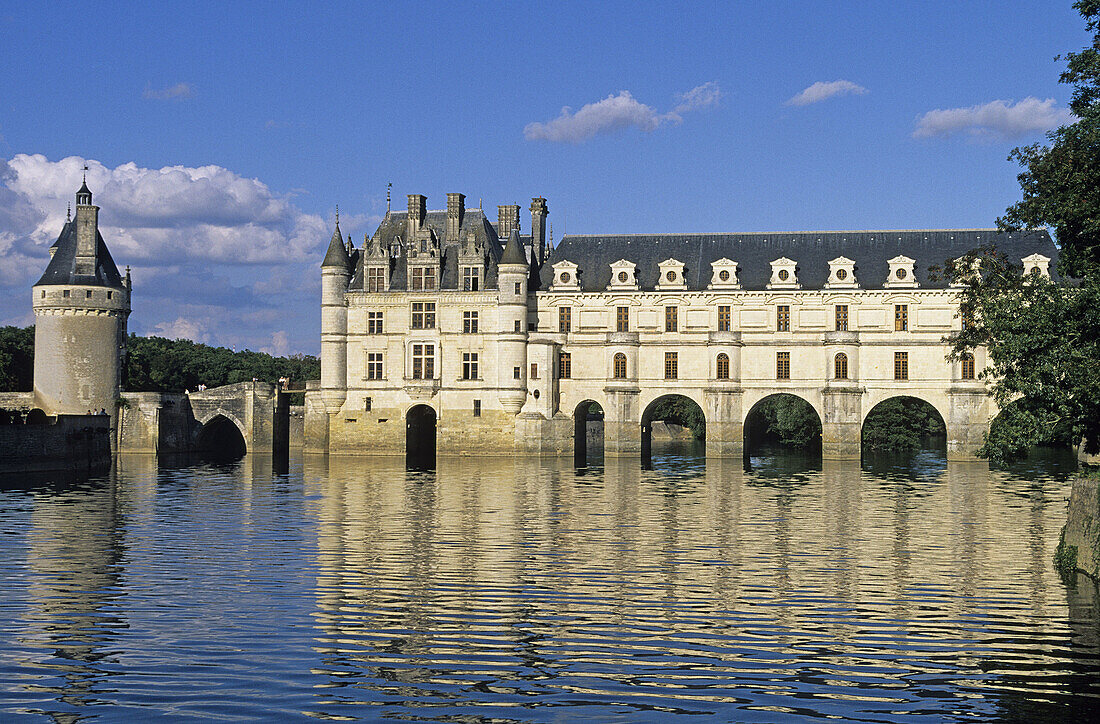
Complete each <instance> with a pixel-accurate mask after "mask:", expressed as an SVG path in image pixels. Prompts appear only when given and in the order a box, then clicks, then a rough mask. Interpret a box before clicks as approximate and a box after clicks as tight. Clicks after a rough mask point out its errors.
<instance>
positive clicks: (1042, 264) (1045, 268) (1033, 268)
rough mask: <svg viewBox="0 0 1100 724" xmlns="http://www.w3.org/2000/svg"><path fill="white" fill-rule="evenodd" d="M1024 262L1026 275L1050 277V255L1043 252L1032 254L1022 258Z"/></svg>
mask: <svg viewBox="0 0 1100 724" xmlns="http://www.w3.org/2000/svg"><path fill="white" fill-rule="evenodd" d="M1020 261H1022V262H1023V263H1024V274H1025V275H1038V276H1042V277H1046V278H1047V279H1050V257H1049V256H1043V255H1042V254H1038V253H1036V254H1032V255H1030V256H1025V257H1024V258H1023V259H1021V260H1020Z"/></svg>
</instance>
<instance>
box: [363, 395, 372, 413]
mask: <svg viewBox="0 0 1100 724" xmlns="http://www.w3.org/2000/svg"><path fill="white" fill-rule="evenodd" d="M371 406H372V404H371V398H369V397H364V398H363V410H364V412H370V408H371Z"/></svg>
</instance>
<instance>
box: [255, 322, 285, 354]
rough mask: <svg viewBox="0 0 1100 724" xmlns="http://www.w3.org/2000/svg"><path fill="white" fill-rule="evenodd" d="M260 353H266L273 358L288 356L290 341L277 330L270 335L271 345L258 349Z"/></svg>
mask: <svg viewBox="0 0 1100 724" xmlns="http://www.w3.org/2000/svg"><path fill="white" fill-rule="evenodd" d="M260 351H261V352H267V353H268V354H270V355H273V356H275V357H286V356H287V355H288V354H290V339H289V338H288V337H287V334H286V332H284V331H283V330H281V329H280V330H279V331H278V332H273V333H272V334H271V343H270V344H268V345H267V346H265V347H261V348H260Z"/></svg>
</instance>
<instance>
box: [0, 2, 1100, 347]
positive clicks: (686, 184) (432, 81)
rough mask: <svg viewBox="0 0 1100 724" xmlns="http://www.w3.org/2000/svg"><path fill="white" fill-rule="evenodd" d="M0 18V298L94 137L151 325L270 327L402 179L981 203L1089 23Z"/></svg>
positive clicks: (611, 12)
mask: <svg viewBox="0 0 1100 724" xmlns="http://www.w3.org/2000/svg"><path fill="white" fill-rule="evenodd" d="M0 37H3V38H4V42H3V43H0V68H3V70H2V71H0V265H2V266H0V324H29V323H31V322H32V321H33V318H32V316H31V313H30V289H29V287H30V285H31V284H33V282H34V281H35V280H36V279H37V277H38V275H39V274H40V273H41V270H42V269H43V268H44V266H45V261H46V259H47V251H46V250H47V248H48V246H49V244H51V243H52V242H53V240H54V239H55V238H56V236H57V233H58V232H59V231H60V225H61V223H62V222H63V220H64V214H65V205H66V203H68V201H69V200H70V199H71V198H72V194H73V193H74V192H75V190H76V188H77V186H79V184H80V178H79V174H80V169H81V167H82V166H83V164H84V162H85V161H86V162H87V163H88V164H89V167H90V171H89V185H90V186H91V188H92V191H93V192H95V193H96V203H97V204H99V205H101V206H102V208H103V211H102V212H101V225H102V226H103V231H104V235H105V237H106V240H107V243H108V245H109V246H110V247H111V250H112V253H113V254H114V256H115V258H116V261H117V262H118V263H119V264H120V265H125V264H131V265H132V266H133V267H134V275H135V297H134V312H133V315H132V316H131V324H130V327H131V330H132V331H135V332H137V333H139V334H153V333H156V334H163V335H166V336H173V337H174V336H185V337H189V338H192V339H196V340H199V341H204V342H208V343H212V344H224V345H226V346H234V347H236V348H238V349H240V348H244V347H248V348H251V349H265V350H268V351H273V352H279V353H285V352H296V351H302V352H310V353H315V352H316V351H317V349H318V348H319V340H318V334H319V311H318V302H317V298H318V294H319V281H318V269H317V265H318V264H319V261H320V258H321V255H322V253H323V249H324V246H325V245H326V243H327V241H328V237H329V236H330V235H331V222H332V216H333V211H334V209H335V206H336V205H337V204H339V205H340V210H341V227H342V228H343V229H344V231H345V232H346V233H352V234H353V235H354V238H355V242H356V244H357V245H358V244H360V243H361V241H362V237H363V234H364V233H368V232H370V231H373V226H374V224H376V223H377V220H378V218H379V216H380V215H381V214H382V213H384V211H385V194H386V184H387V183H390V182H392V183H393V194H394V199H395V202H394V205H395V207H397V208H402V207H403V206H404V204H405V195H406V194H409V193H423V194H426V195H427V196H428V205H429V207H431V208H442V207H444V206H445V194H446V193H447V192H450V191H459V192H462V193H465V194H466V196H467V203H468V204H471V205H476V204H477V203H478V200H479V199H483V200H484V205H485V207H486V208H487V209H494V211H493V212H492V214H493V215H494V216H495V207H496V206H497V205H498V204H508V203H519V204H521V205H522V206H523V207H524V208H525V209H526V207H527V205H528V204H529V200H530V198H531V197H532V196H540V195H541V196H545V197H546V198H547V199H548V204H549V207H550V221H551V222H553V224H554V234H555V237H556V238H560V237H561V235H562V234H563V233H600V232H620V233H629V232H671V231H767V230H774V231H783V230H802V229H879V228H973V227H988V226H991V225H993V223H994V220H995V219H996V217H997V216H998V215H999V214H1000V213H1002V212H1003V211H1004V209H1005V207H1006V206H1008V205H1009V204H1011V203H1013V202H1014V201H1016V200H1017V199H1018V198H1019V188H1018V186H1017V184H1016V179H1015V176H1016V173H1017V172H1018V169H1017V168H1016V167H1015V166H1014V165H1013V164H1011V163H1010V162H1008V161H1007V160H1006V156H1007V154H1008V152H1009V150H1010V149H1011V148H1012V147H1014V146H1017V145H1022V144H1028V143H1033V142H1035V141H1040V140H1042V139H1043V133H1044V132H1045V130H1047V129H1049V128H1051V127H1053V126H1055V125H1058V124H1060V123H1064V122H1065V121H1066V120H1067V115H1066V112H1065V107H1066V102H1067V100H1068V99H1069V96H1070V88H1069V87H1066V86H1062V85H1060V84H1058V83H1057V79H1058V75H1059V73H1060V72H1061V70H1062V67H1063V63H1062V62H1060V61H1056V60H1055V56H1056V55H1058V54H1059V53H1065V52H1067V51H1070V50H1077V49H1079V48H1081V47H1082V46H1084V45H1085V44H1086V42H1087V41H1088V40H1089V36H1087V34H1086V33H1085V30H1084V24H1083V22H1082V21H1081V19H1080V17H1079V16H1078V15H1077V14H1076V12H1075V11H1074V10H1073V9H1072V7H1071V3H1070V2H1069V0H1066V1H1065V2H1060V1H1052V0H1046V1H1045V2H1010V1H1009V2H998V3H990V2H983V3H968V2H916V3H893V2H819V3H809V2H806V3H799V2H790V3H785V2H784V3H737V2H728V3H667V4H664V3H634V2H605V3H552V2H538V3H461V4H455V5H443V4H436V3H386V4H375V3H370V4H367V3H362V4H360V3H348V4H324V5H322V4H320V3H310V4H305V3H270V4H269V3H220V2H219V3H204V2H192V3H147V4H143V5H139V4H117V5H114V4H88V3H84V4H80V5H70V4H66V3H48V4H47V3H26V4H23V3H13V2H0ZM815 84H816V85H815ZM566 107H568V109H569V110H563V109H565V108H566ZM525 217H526V214H525ZM527 223H528V219H526V218H525V219H524V224H525V225H526V224H527Z"/></svg>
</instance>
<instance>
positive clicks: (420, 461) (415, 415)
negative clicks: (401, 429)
mask: <svg viewBox="0 0 1100 724" xmlns="http://www.w3.org/2000/svg"><path fill="white" fill-rule="evenodd" d="M438 423H439V414H438V413H437V412H436V409H435V408H434V407H432V406H431V405H429V404H427V403H424V402H421V403H417V404H415V405H412V406H410V407H409V409H408V410H406V411H405V466H406V467H408V468H411V469H414V470H432V469H434V468H435V448H436V428H437V427H438Z"/></svg>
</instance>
